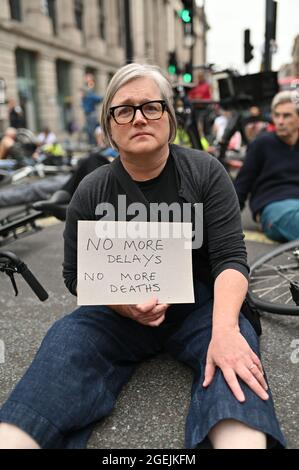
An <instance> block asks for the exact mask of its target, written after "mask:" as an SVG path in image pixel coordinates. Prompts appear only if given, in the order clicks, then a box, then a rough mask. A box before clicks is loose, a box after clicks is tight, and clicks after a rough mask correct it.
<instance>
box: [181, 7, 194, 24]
mask: <svg viewBox="0 0 299 470" xmlns="http://www.w3.org/2000/svg"><path fill="white" fill-rule="evenodd" d="M180 17H181V18H182V20H183V21H184V23H191V15H190V11H189V10H187V9H186V8H184V10H181V11H180Z"/></svg>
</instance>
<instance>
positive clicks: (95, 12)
mask: <svg viewBox="0 0 299 470" xmlns="http://www.w3.org/2000/svg"><path fill="white" fill-rule="evenodd" d="M84 30H85V39H86V44H85V45H86V48H87V49H88V50H89V51H90V53H91V55H93V56H97V57H99V56H103V55H104V53H105V45H104V43H103V41H101V39H100V32H99V9H98V1H97V0H89V1H88V8H85V10H84Z"/></svg>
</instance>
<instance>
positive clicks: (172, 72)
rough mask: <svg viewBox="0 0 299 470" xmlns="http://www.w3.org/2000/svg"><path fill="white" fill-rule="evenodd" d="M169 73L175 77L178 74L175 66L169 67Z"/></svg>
mask: <svg viewBox="0 0 299 470" xmlns="http://www.w3.org/2000/svg"><path fill="white" fill-rule="evenodd" d="M168 73H169V75H175V74H176V66H175V65H169V66H168Z"/></svg>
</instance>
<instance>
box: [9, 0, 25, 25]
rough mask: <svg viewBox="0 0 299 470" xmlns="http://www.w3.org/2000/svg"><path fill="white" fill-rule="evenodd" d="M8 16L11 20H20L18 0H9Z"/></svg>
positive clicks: (20, 10) (20, 13) (20, 11)
mask: <svg viewBox="0 0 299 470" xmlns="http://www.w3.org/2000/svg"><path fill="white" fill-rule="evenodd" d="M9 7H10V17H11V19H12V20H16V21H22V9H21V2H20V0H9Z"/></svg>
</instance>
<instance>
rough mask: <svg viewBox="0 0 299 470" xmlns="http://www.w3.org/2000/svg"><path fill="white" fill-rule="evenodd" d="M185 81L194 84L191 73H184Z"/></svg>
mask: <svg viewBox="0 0 299 470" xmlns="http://www.w3.org/2000/svg"><path fill="white" fill-rule="evenodd" d="M183 80H184V82H185V83H191V82H192V75H191V73H184V75H183Z"/></svg>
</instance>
